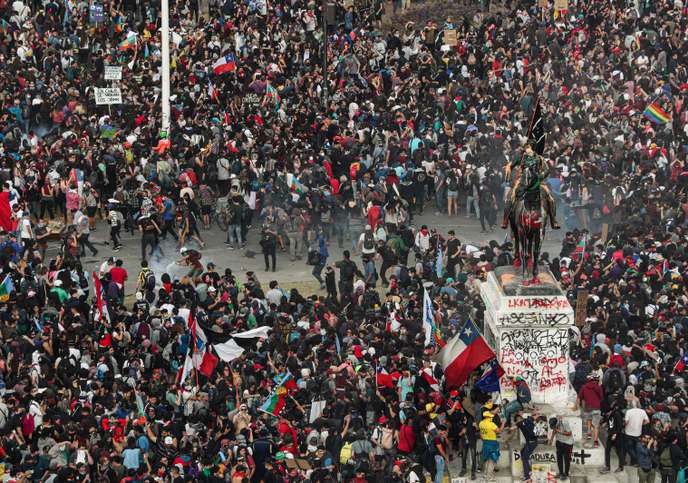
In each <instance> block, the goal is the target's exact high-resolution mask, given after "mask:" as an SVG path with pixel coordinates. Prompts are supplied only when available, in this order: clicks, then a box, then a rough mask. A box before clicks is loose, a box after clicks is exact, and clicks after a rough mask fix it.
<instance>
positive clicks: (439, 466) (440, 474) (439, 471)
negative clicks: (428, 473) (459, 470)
mask: <svg viewBox="0 0 688 483" xmlns="http://www.w3.org/2000/svg"><path fill="white" fill-rule="evenodd" d="M435 467H436V469H435V483H442V479H443V478H444V458H442V456H441V455H438V454H436V455H435Z"/></svg>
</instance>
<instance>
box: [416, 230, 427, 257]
mask: <svg viewBox="0 0 688 483" xmlns="http://www.w3.org/2000/svg"><path fill="white" fill-rule="evenodd" d="M415 245H416V248H418V250H419V251H420V252H421V253H426V252H427V251H428V250H430V231H429V230H428V227H427V225H423V226H421V227H420V231H418V233H416V242H415Z"/></svg>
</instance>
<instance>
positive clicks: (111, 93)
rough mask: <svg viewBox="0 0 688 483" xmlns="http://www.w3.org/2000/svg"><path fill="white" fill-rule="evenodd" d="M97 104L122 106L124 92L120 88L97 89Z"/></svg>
mask: <svg viewBox="0 0 688 483" xmlns="http://www.w3.org/2000/svg"><path fill="white" fill-rule="evenodd" d="M95 93H96V104H97V105H99V106H102V105H110V104H122V91H121V90H120V88H119V87H108V88H104V89H103V88H98V87H96V89H95Z"/></svg>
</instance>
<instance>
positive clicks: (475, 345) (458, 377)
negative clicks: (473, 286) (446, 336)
mask: <svg viewBox="0 0 688 483" xmlns="http://www.w3.org/2000/svg"><path fill="white" fill-rule="evenodd" d="M493 358H495V353H494V351H493V350H492V349H491V348H490V346H489V345H488V344H487V341H486V340H485V338H484V337H483V336H482V334H480V331H479V330H478V327H476V325H475V324H474V323H473V321H471V320H468V321H466V323H465V324H464V325H463V327H462V328H461V331H460V332H459V333H458V334H456V335H455V336H454V337H453V338H452V339H451V340H450V341H449V342H447V345H445V346H444V347H443V348H442V350H441V351H440V352H439V353H438V354H437V356H435V360H436V361H437V362H438V363H439V364H440V365H441V366H442V369H443V370H444V379H445V387H446V388H447V389H451V388H453V387H459V386H461V385H463V384H464V383H465V382H466V381H467V380H468V378H469V376H470V375H471V373H472V372H473V371H474V370H476V369H477V368H478V367H480V366H481V365H482V364H484V363H485V362H487V361H489V360H490V359H493Z"/></svg>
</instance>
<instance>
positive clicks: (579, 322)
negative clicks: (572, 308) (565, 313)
mask: <svg viewBox="0 0 688 483" xmlns="http://www.w3.org/2000/svg"><path fill="white" fill-rule="evenodd" d="M587 314H588V291H587V290H579V291H578V295H577V296H576V319H575V320H576V322H575V324H576V327H583V325H585V317H586V315H587Z"/></svg>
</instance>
